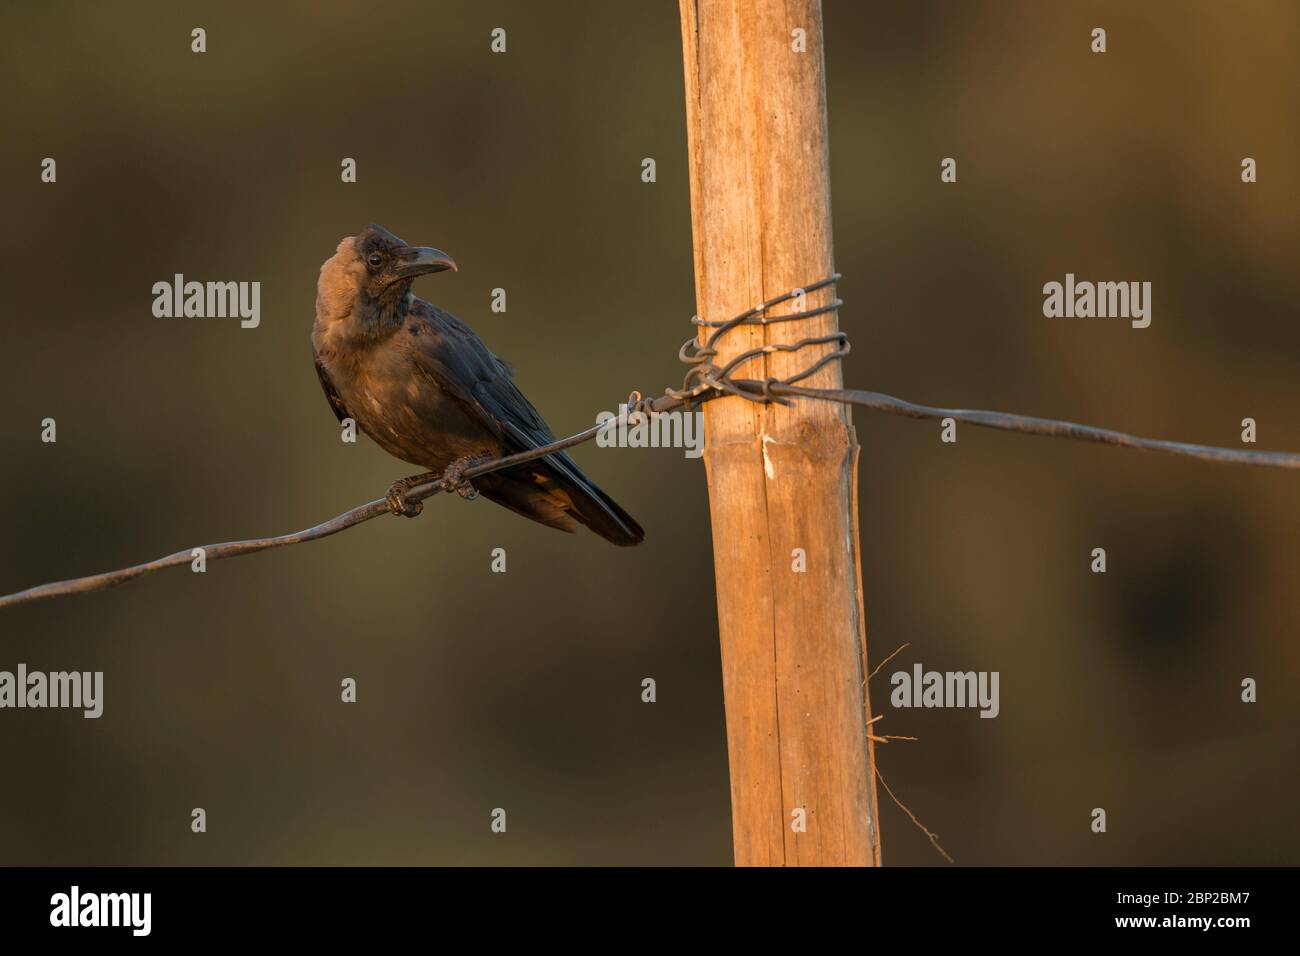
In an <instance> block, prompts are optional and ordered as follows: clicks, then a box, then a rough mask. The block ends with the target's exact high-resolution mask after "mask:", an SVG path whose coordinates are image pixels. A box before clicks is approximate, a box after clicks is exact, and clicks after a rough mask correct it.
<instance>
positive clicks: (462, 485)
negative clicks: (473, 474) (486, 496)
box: [438, 458, 483, 501]
mask: <svg viewBox="0 0 1300 956" xmlns="http://www.w3.org/2000/svg"><path fill="white" fill-rule="evenodd" d="M482 460H483V459H480V458H460V459H457V460H456V461H453V462H452V463H451V464H450V465H448V466H447V470H446V471H444V472H443V473H442V478H441V479H439V481H438V487H439V488H441V489H442V490H443V491H445V492H447V493H448V494H450V493H451V492H453V491H454V492H456V494H458V495H460V496H461V497H462V498H464V499H465V500H466V501H473V500H474V499H475V498H477V497H478V489H477V488H475V487H474V485H473V483H472V482H470V481H469V479H467V478H466V477H465V471H466V469H468V468H471V467H473V466H474V465H476V464H478V463H479V462H480V461H482Z"/></svg>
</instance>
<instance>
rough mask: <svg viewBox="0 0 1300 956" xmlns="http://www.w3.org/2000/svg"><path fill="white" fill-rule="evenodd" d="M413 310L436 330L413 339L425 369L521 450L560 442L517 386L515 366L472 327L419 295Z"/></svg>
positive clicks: (487, 424)
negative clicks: (496, 351) (513, 376)
mask: <svg viewBox="0 0 1300 956" xmlns="http://www.w3.org/2000/svg"><path fill="white" fill-rule="evenodd" d="M411 311H412V312H415V313H417V314H419V315H421V316H422V317H423V318H426V319H427V320H428V321H429V323H430V325H431V326H432V327H433V331H434V334H433V335H422V336H419V337H418V339H416V340H414V341H413V343H412V344H413V345H415V360H416V365H417V367H418V368H420V370H421V371H423V372H424V373H425V374H427V375H429V376H430V377H431V378H433V380H434V381H436V382H437V383H438V385H439V386H441V387H442V388H443V389H445V390H446V391H447V392H448V393H449V394H450V395H451V396H452V397H453V398H455V399H456V400H457V401H459V402H460V403H461V404H462V405H464V406H465V407H466V408H467V409H468V410H469V411H470V412H471V413H472V414H474V415H475V416H476V417H477V418H479V420H481V421H482V423H483V424H484V425H485V426H486V427H487V428H488V429H489V430H490V431H491V432H492V433H493V434H494V435H496V436H497V437H498V438H500V439H501V440H502V441H503V442H505V443H506V444H507V445H509V446H512V447H513V448H514V449H515V450H517V451H524V450H526V449H529V448H536V447H538V446H539V445H546V444H549V443H550V442H553V441H555V436H554V435H553V434H552V433H551V430H550V428H548V427H547V425H546V422H545V421H543V420H542V416H541V415H540V414H538V411H537V409H536V408H534V407H533V404H532V403H531V402H530V401H528V399H527V398H525V397H524V394H523V392H521V391H519V389H518V388H517V387H516V386H515V383H514V381H513V379H512V378H511V369H510V366H509V365H507V364H506V363H505V362H503V361H501V360H500V359H499V358H497V357H496V356H495V355H493V354H492V353H491V352H490V351H488V347H487V346H486V345H484V344H483V341H482V340H481V339H480V338H479V337H478V336H477V335H475V334H474V331H473V330H472V329H471V328H470V327H469V326H467V325H465V324H464V323H463V322H461V321H460V320H459V319H457V318H456V317H455V316H454V315H452V314H451V313H449V312H444V311H443V310H442V309H439V308H437V307H436V306H433V305H430V304H429V303H427V302H424V301H423V300H419V299H417V300H416V301H415V303H413V305H412V309H411ZM417 342H418V344H416V343H417Z"/></svg>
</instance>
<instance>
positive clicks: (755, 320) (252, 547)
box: [0, 273, 1300, 608]
mask: <svg viewBox="0 0 1300 956" xmlns="http://www.w3.org/2000/svg"><path fill="white" fill-rule="evenodd" d="M839 278H840V275H839V273H836V274H835V275H832V276H830V277H828V278H826V279H822V280H821V281H820V282H814V283H813V284H812V285H808V286H804V287H802V288H798V289H792V290H790V291H789V292H786V293H784V294H782V295H779V296H776V297H775V298H772V299H768V300H767V301H766V302H760V303H759V304H758V305H756V306H754V307H753V308H752V309H747V310H746V311H744V312H742V313H740V314H739V315H736V316H733V317H732V318H730V319H727V320H725V321H721V322H717V321H705V320H704V319H701V318H700V317H699V316H695V317H694V318H692V320H691V321H692V322H693V323H694V324H695V325H697V326H699V327H701V328H710V329H713V332H712V333H711V334H710V335H709V337H708V338H707V339H706V340H705V343H704V344H703V345H702V346H701V345H700V344H699V342H698V340H696V339H688V340H687V341H686V342H685V343H684V344H683V345H682V347H681V349H680V350H679V351H678V357H679V358H680V359H681V360H682V362H684V363H686V364H687V365H690V366H691V368H690V370H689V371H688V372H687V373H686V377H685V379H684V380H683V382H682V387H681V388H679V389H673V388H669V389H665V391H664V394H663V395H661V396H659V397H657V398H643V397H642V396H641V393H640V392H633V393H632V394H631V395H629V396H628V399H627V404H626V409H625V411H624V412H623V413H622V414H621V415H619V416H618V418H616V419H614V420H613V421H610V422H603V423H601V424H599V425H595V426H593V427H591V428H588V429H586V430H585V431H581V432H578V433H577V434H576V435H570V436H569V437H568V438H561V439H559V440H557V441H554V442H551V443H550V444H549V445H543V446H541V447H539V448H530V449H528V450H527V451H522V452H519V453H517V454H514V455H508V456H506V457H504V458H497V459H494V460H492V461H486V462H481V463H479V464H476V465H475V466H474V467H472V468H468V469H465V471H464V474H463V476H462V477H464V478H466V479H473V478H476V477H478V476H479V475H486V474H488V473H489V472H493V471H497V470H498V469H501V468H508V467H510V466H511V465H518V464H523V463H524V462H528V461H533V460H534V459H537V458H544V457H545V456H547V455H549V454H551V453H553V452H557V451H561V450H563V449H565V448H572V447H573V446H574V445H580V444H582V443H583V442H586V441H590V440H591V439H593V438H595V437H596V436H597V435H598V434H600V433H601V432H602V431H604V430H605V429H608V428H611V427H616V426H617V425H619V424H621V423H624V422H632V421H635V420H636V418H637V416H640V415H655V414H659V413H661V412H666V411H670V410H672V409H676V408H683V407H684V408H687V409H691V408H693V407H694V406H695V404H697V403H701V402H706V401H712V400H714V399H717V398H722V397H724V396H727V395H734V396H737V397H739V398H743V399H745V400H746V401H751V402H763V403H767V402H776V403H780V404H783V405H789V404H791V402H790V399H792V398H812V399H818V400H821V401H830V402H841V403H843V404H849V405H860V406H862V407H863V408H870V409H873V410H875V411H882V412H888V413H890V414H892V415H904V416H906V417H908V418H937V419H944V418H951V419H953V420H954V421H959V422H966V423H968V424H971V425H979V426H981V427H983V428H997V429H1001V430H1003V431H1013V432H1021V433H1024V434H1030V435H1044V436H1047V437H1051V438H1072V439H1077V440H1080V441H1091V442H1099V443H1101V444H1105V445H1116V446H1119V447H1123V448H1141V449H1146V450H1148V451H1160V452H1165V453H1168V454H1171V455H1179V456H1182V457H1185V458H1196V459H1199V460H1201V461H1211V462H1218V463H1223V464H1233V465H1260V466H1264V467H1269V468H1285V469H1288V470H1300V454H1293V453H1290V452H1270V451H1246V450H1244V449H1238V448H1218V447H1215V446H1212V445H1193V444H1189V443H1187V442H1174V441H1164V440H1161V439H1156V438H1141V437H1139V436H1136V435H1129V434H1126V433H1124V432H1119V431H1115V430H1114V429H1110V428H1096V427H1093V426H1091V425H1080V424H1077V423H1075V422H1068V421H1060V420H1057V419H1052V418H1035V417H1033V416H1029V415H1010V414H1006V413H1003V412H990V411H981V410H972V409H962V408H938V407H934V406H931V405H919V404H917V403H915V402H909V401H906V400H905V399H901V398H895V397H894V396H892V395H885V394H882V393H880V392H868V391H862V390H860V389H832V388H810V387H807V386H803V385H799V384H797V383H798V382H801V381H803V380H804V379H806V378H808V377H809V376H810V375H813V374H815V373H816V372H817V371H819V370H820V369H822V368H825V367H826V366H827V365H828V364H830V363H831V362H838V361H840V360H842V359H843V358H844V356H846V355H848V354H849V340H848V336H847V335H845V333H843V332H833V333H830V334H828V335H821V336H811V337H808V338H804V339H800V340H798V341H797V342H790V343H771V344H768V345H763V346H760V347H758V348H753V349H747V350H746V351H744V352H741V353H740V354H738V355H736V356H735V357H734V358H732V359H731V360H730V361H728V362H727V364H726V365H723V366H718V365H717V364H716V363H715V362H714V361H713V359H715V358H717V355H718V349H717V344H718V341H719V340H720V339H721V338H722V336H724V335H726V334H727V333H728V332H730V331H731V330H732V329H735V328H737V327H739V326H741V325H771V324H773V323H776V322H792V321H795V320H797V319H808V318H812V317H813V316H816V315H823V314H825V313H827V312H830V311H832V310H834V309H838V308H839V307H840V306H841V305H843V302H842V301H841V300H840V299H838V298H836V299H834V300H833V301H832V302H831V303H829V304H828V305H824V306H820V307H818V308H815V309H809V310H807V311H801V312H794V313H787V314H784V315H768V314H767V310H768V309H770V308H772V307H774V306H777V305H780V304H781V303H783V302H788V301H790V300H791V299H793V298H796V297H797V296H798V295H800V294H801V293H808V292H815V291H817V290H818V289H824V288H826V287H827V286H830V285H832V284H834V283H835V282H836V281H838V280H839ZM813 345H834V346H835V348H834V349H832V350H831V351H830V352H827V353H825V354H823V355H822V356H820V357H819V358H818V359H817V361H815V362H813V363H812V364H811V365H809V366H808V367H807V368H805V369H802V370H801V371H799V372H796V373H795V374H793V375H789V376H787V377H786V378H783V379H778V378H766V379H753V378H734V377H732V373H733V372H734V371H735V370H736V369H738V368H739V367H740V366H742V365H743V364H745V363H746V362H748V361H750V360H752V359H755V358H758V357H759V356H761V355H767V354H771V353H772V352H797V351H799V350H800V349H803V348H807V347H809V346H813ZM442 485H443V480H435V481H431V482H429V483H428V484H424V485H418V486H416V487H415V488H412V489H411V490H410V491H408V492H407V493H406V498H407V500H408V501H423V500H424V499H425V498H429V497H431V496H433V495H435V494H437V493H438V492H440V491H442V490H444V489H443V487H442ZM386 514H389V509H388V505H387V504H386V503H385V501H384V499H383V498H377V499H375V500H374V501H370V502H367V503H366V504H363V505H358V506H357V507H356V508H353V509H351V510H350V511H345V512H343V513H342V514H340V515H336V516H335V517H333V518H331V519H329V520H328V521H323V522H321V523H320V524H317V525H314V526H312V527H310V528H307V529H305V530H303V531H298V532H294V533H293V534H285V535H279V536H277V537H271V538H253V539H249V540H246V541H227V542H223V543H221V544H211V545H204V546H203V550H204V556H205V558H206V560H208V561H218V560H221V559H223V558H235V557H240V556H242V555H245V554H255V553H257V552H259V551H268V550H271V549H273V548H282V547H286V546H288V545H291V544H302V543H305V542H307V541H316V540H319V539H320V538H325V537H329V536H330V535H333V534H337V533H338V532H340V531H344V530H346V529H348V528H351V527H353V526H355V525H358V524H361V523H362V522H363V521H370V520H371V519H373V518H378V517H380V516H382V515H386ZM193 552H194V549H192V548H187V549H185V550H183V551H177V552H175V553H174V554H169V555H167V556H166V557H162V558H159V559H157V560H156V561H150V562H147V563H145V564H137V565H133V566H131V567H127V568H121V569H119V570H117V571H108V572H105V573H104V574H94V575H90V576H88V577H83V578H73V579H71V580H68V581H55V582H52V583H50V584H42V585H39V586H37V587H33V588H28V589H27V590H25V591H18V592H16V593H14V594H7V595H3V596H0V608H6V607H12V606H14V605H17V604H27V603H30V602H32V601H39V600H43V599H46V598H54V597H62V596H65V595H68V594H79V593H82V592H86V591H99V590H103V589H105V588H111V587H114V586H115V585H118V584H122V583H124V582H126V581H130V580H132V579H134V578H137V577H140V576H142V575H145V574H151V573H153V572H155V571H161V570H163V569H164V568H171V567H179V566H181V565H185V564H189V563H190V562H191V561H192V560H193V557H194V555H193Z"/></svg>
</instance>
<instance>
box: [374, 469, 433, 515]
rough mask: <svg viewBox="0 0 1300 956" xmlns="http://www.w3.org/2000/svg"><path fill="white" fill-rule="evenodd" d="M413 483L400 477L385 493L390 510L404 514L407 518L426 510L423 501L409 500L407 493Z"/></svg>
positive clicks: (385, 499) (396, 513)
mask: <svg viewBox="0 0 1300 956" xmlns="http://www.w3.org/2000/svg"><path fill="white" fill-rule="evenodd" d="M411 487H412V486H411V483H410V482H409V481H407V480H406V479H405V478H399V479H398V480H397V481H395V482H393V483H392V484H391V485H389V486H388V492H387V493H386V494H385V495H384V501H385V502H386V503H387V505H388V510H389V511H390V512H392V513H393V514H395V515H404V516H405V517H407V518H414V517H415V516H416V515H418V514H419V513H420V512H421V511H423V510H424V502H423V501H408V500H407V498H406V493H407V492H408V491H410V490H411Z"/></svg>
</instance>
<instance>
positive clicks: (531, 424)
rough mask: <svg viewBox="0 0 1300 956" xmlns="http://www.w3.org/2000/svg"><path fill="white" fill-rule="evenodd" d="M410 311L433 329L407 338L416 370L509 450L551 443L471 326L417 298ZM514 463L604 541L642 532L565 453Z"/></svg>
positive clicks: (629, 539) (506, 369)
mask: <svg viewBox="0 0 1300 956" xmlns="http://www.w3.org/2000/svg"><path fill="white" fill-rule="evenodd" d="M411 311H412V312H413V313H415V314H416V315H417V316H419V317H422V318H424V319H425V320H426V321H427V322H428V323H429V325H430V326H431V327H432V334H427V335H417V336H412V337H411V338H410V339H409V340H407V341H409V342H410V343H411V347H412V348H413V349H414V355H415V362H416V367H417V368H419V369H420V370H421V371H422V372H423V373H424V374H426V375H428V376H429V377H430V378H432V379H433V380H434V381H435V382H436V383H437V384H438V385H439V386H440V387H441V388H442V389H443V390H444V391H446V392H447V393H448V394H449V395H451V396H452V397H453V398H454V399H455V400H456V401H458V402H460V403H461V405H462V406H464V407H465V408H466V409H467V410H468V411H469V412H470V413H471V414H472V415H474V416H475V417H476V418H478V419H479V420H480V421H481V422H482V423H483V424H484V426H485V427H486V428H488V429H489V430H490V431H491V432H492V433H493V434H494V435H496V436H497V437H498V438H499V439H500V440H501V441H502V443H503V444H504V445H505V447H506V448H507V449H510V450H511V451H527V450H528V449H531V448H538V447H540V446H542V445H549V444H550V443H551V442H553V441H555V435H554V434H553V433H552V432H551V430H550V428H548V427H547V425H546V422H545V421H543V420H542V416H541V415H540V414H538V412H537V409H536V408H534V407H533V404H532V402H530V401H528V399H527V398H525V397H524V394H523V393H522V392H521V391H519V389H518V388H516V387H515V383H514V381H513V379H512V370H511V368H510V366H509V365H507V364H506V363H505V362H503V361H501V360H500V359H499V358H497V357H496V356H495V355H493V354H492V353H491V352H490V351H488V347H487V346H486V345H484V344H483V342H482V340H481V339H479V337H478V336H477V335H475V334H474V332H473V330H472V329H470V328H469V326H467V325H465V324H464V323H463V322H461V321H460V320H459V319H457V318H456V317H455V316H454V315H452V314H451V313H449V312H444V311H442V310H441V309H439V308H437V307H436V306H433V305H430V304H429V303H427V302H425V301H423V300H421V299H416V300H415V302H414V303H413V304H412V309H411ZM518 467H519V469H521V470H524V469H526V470H527V473H529V474H531V475H533V476H534V477H533V480H534V481H536V480H537V477H538V476H540V477H542V478H543V479H544V480H543V484H545V483H547V482H555V483H556V484H555V487H558V488H560V489H561V490H562V491H563V492H564V494H565V496H566V498H567V500H568V501H569V502H570V504H571V506H572V513H574V514H575V515H576V517H577V518H578V520H580V521H582V522H583V523H584V524H586V525H588V526H589V527H590V528H591V529H592V530H593V531H596V533H598V534H600V535H602V536H604V537H605V538H607V539H608V540H610V541H613V542H614V543H616V544H622V545H628V544H636V543H638V542H639V541H641V539H642V538H643V537H644V536H645V532H643V531H642V530H641V526H640V525H638V524H637V523H636V521H635V520H634V519H633V518H632V516H631V515H629V514H628V513H627V512H625V511H624V510H623V509H622V508H620V507H619V505H618V504H617V502H615V501H614V500H613V499H611V498H610V497H609V496H608V495H607V494H605V493H604V492H603V491H601V490H600V488H598V487H597V486H596V485H595V484H593V483H592V482H591V480H590V479H589V478H588V477H587V476H586V475H584V474H583V473H582V470H581V469H580V468H579V467H578V465H577V462H575V461H574V460H573V459H572V458H570V457H569V456H568V455H566V454H565V453H564V452H562V451H558V452H551V454H549V455H547V456H545V457H544V458H541V459H538V460H536V461H532V462H529V463H527V464H525V465H520V466H518ZM512 470H514V469H508V470H507V471H506V472H503V473H502V474H508V473H509V471H512ZM511 507H514V506H513V505H511ZM524 513H529V512H527V511H526V512H524ZM532 516H533V517H536V515H535V514H533V515H532ZM538 520H542V521H543V523H547V522H545V520H544V519H542V518H538ZM557 527H561V525H557Z"/></svg>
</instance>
